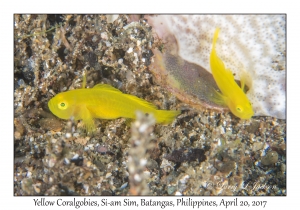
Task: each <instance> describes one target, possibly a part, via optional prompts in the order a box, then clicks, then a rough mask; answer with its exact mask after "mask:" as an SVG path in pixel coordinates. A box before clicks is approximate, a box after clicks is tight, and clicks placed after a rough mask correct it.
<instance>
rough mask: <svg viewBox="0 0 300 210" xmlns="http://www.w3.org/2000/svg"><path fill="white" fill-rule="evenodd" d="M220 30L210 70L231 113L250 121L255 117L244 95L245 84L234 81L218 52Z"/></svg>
mask: <svg viewBox="0 0 300 210" xmlns="http://www.w3.org/2000/svg"><path fill="white" fill-rule="evenodd" d="M219 31H220V29H219V28H217V29H216V31H215V34H214V37H213V43H212V50H211V54H210V68H211V71H212V74H213V77H214V79H215V81H216V83H217V85H218V87H219V89H220V90H221V92H222V94H220V93H218V96H219V98H220V100H221V101H222V103H224V104H226V105H227V106H228V108H229V109H230V111H231V112H232V113H233V114H234V115H235V116H237V117H239V118H241V119H250V118H251V117H252V116H253V115H254V111H253V109H252V105H251V103H250V101H249V99H248V98H247V96H246V94H245V93H244V91H243V89H244V82H243V80H241V84H242V85H241V86H242V87H240V86H239V85H238V84H237V83H236V82H235V80H234V77H233V74H232V72H231V70H230V69H226V68H225V65H224V63H223V61H222V60H221V59H220V58H219V57H218V55H217V52H216V42H217V39H218V35H219Z"/></svg>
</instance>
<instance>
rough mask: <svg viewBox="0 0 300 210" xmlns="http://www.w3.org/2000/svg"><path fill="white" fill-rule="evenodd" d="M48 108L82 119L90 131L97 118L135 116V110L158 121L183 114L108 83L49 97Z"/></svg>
mask: <svg viewBox="0 0 300 210" xmlns="http://www.w3.org/2000/svg"><path fill="white" fill-rule="evenodd" d="M84 83H85V82H84ZM84 83H83V87H84V86H85V84H84ZM48 107H49V109H50V111H51V112H52V113H53V114H54V115H56V116H57V117H59V118H61V119H70V118H71V117H73V118H74V120H82V121H83V123H84V125H85V128H86V130H87V131H88V132H93V131H94V130H95V125H94V118H100V119H116V118H119V117H125V118H131V119H135V117H136V111H142V112H144V113H149V114H150V113H152V114H153V115H154V117H155V119H156V122H157V123H162V124H167V123H171V122H172V121H173V120H174V118H175V117H176V116H177V115H178V114H180V111H174V110H157V108H156V106H155V105H153V104H151V103H149V102H147V101H145V100H143V99H140V98H138V97H136V96H133V95H129V94H124V93H122V92H121V91H120V90H118V89H116V88H114V87H112V86H110V85H107V84H98V85H96V86H94V87H93V88H90V89H86V88H82V89H76V90H70V91H66V92H62V93H59V94H57V95H56V96H55V97H53V98H52V99H50V101H49V102H48Z"/></svg>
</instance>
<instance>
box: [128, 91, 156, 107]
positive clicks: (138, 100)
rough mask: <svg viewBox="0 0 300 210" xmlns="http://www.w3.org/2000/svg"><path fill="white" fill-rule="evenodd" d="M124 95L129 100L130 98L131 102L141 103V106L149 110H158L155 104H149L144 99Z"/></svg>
mask: <svg viewBox="0 0 300 210" xmlns="http://www.w3.org/2000/svg"><path fill="white" fill-rule="evenodd" d="M124 95H125V96H126V97H127V98H129V99H130V100H132V101H135V102H137V103H139V104H141V105H143V106H145V107H147V108H150V109H157V107H156V106H155V105H154V104H152V103H150V102H148V101H146V100H144V99H141V98H138V97H137V96H134V95H129V94H124Z"/></svg>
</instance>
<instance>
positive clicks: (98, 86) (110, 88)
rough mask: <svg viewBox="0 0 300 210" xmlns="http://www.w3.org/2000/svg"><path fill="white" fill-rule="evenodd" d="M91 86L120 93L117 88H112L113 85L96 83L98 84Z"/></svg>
mask: <svg viewBox="0 0 300 210" xmlns="http://www.w3.org/2000/svg"><path fill="white" fill-rule="evenodd" d="M93 88H99V89H102V90H105V91H113V92H118V93H122V92H121V91H120V90H119V89H117V88H114V87H113V86H111V85H108V84H98V85H95V86H94V87H93Z"/></svg>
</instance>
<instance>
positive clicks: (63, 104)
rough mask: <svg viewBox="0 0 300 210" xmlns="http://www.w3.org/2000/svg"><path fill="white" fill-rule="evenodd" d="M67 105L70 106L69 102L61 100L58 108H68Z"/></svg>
mask: <svg viewBox="0 0 300 210" xmlns="http://www.w3.org/2000/svg"><path fill="white" fill-rule="evenodd" d="M67 107H68V104H67V103H66V102H60V103H59V104H58V108H59V109H62V110H64V109H66V108H67Z"/></svg>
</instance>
